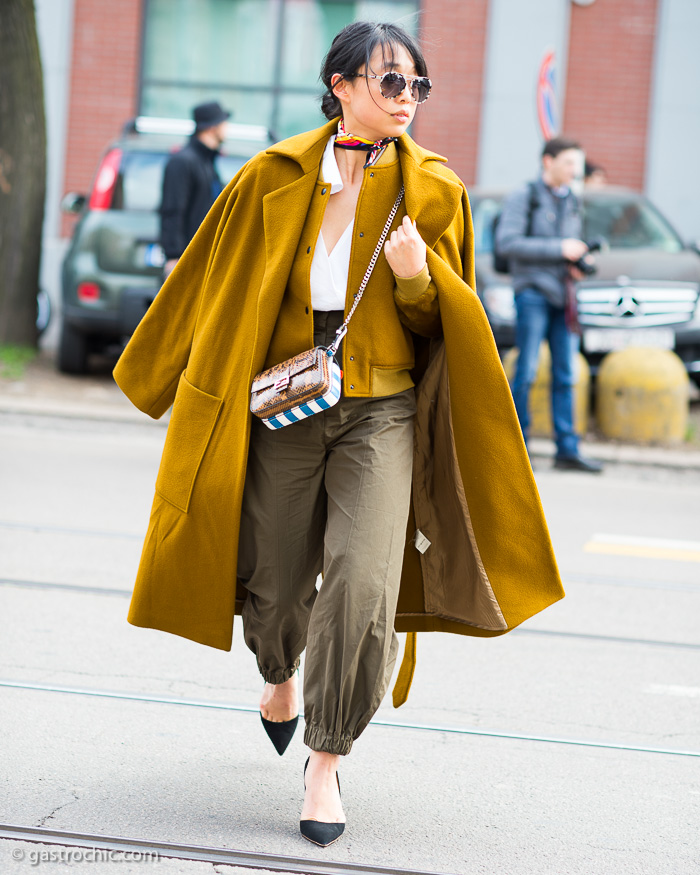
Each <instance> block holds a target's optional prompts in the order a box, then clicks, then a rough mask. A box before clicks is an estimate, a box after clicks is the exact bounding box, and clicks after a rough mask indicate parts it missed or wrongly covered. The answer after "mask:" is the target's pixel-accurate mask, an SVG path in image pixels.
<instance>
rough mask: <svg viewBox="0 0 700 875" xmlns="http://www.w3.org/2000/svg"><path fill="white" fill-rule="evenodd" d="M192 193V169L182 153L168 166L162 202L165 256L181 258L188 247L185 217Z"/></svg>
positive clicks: (161, 229)
mask: <svg viewBox="0 0 700 875" xmlns="http://www.w3.org/2000/svg"><path fill="white" fill-rule="evenodd" d="M191 193H192V168H191V166H190V164H189V162H188V161H186V160H185V157H184V156H183V155H182V154H181V153H177V154H175V155H173V156H172V158H171V159H170V160H169V161H168V163H167V164H166V165H165V173H164V174H163V196H162V200H161V205H160V245H161V246H162V247H163V252H165V257H166V258H168V259H170V258H180V256H181V255H182V253H183V252H184V251H185V248H186V247H187V243H188V239H187V231H186V228H185V218H186V213H187V205H188V203H189V201H190V196H191Z"/></svg>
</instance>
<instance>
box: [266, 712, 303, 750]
mask: <svg viewBox="0 0 700 875" xmlns="http://www.w3.org/2000/svg"><path fill="white" fill-rule="evenodd" d="M260 719H261V720H262V725H263V729H264V730H265V732H267V737H268V738H269V739H270V741H271V742H272V743H273V744H274V746H275V750H276V751H277V753H278V754H279V755H280V756H282V754H283V753H284V752H285V750H287V748H288V747H289V742H290V741H291V740H292V736H293V735H294V732H295V731H296V728H297V723H298V722H299V715H298V714H297V716H296V717H292V719H291V720H283V721H282V722H281V723H273V721H272V720H266V719H265V718H264V717H263V715H262V714H261V715H260Z"/></svg>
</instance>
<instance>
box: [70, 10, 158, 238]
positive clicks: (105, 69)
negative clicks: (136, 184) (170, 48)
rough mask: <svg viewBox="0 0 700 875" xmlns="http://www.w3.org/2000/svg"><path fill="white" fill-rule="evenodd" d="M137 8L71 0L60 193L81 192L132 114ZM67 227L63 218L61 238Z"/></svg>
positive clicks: (137, 59)
mask: <svg viewBox="0 0 700 875" xmlns="http://www.w3.org/2000/svg"><path fill="white" fill-rule="evenodd" d="M141 7H142V0H119V2H118V3H115V2H114V0H75V8H74V23H73V51H72V60H71V82H70V106H69V111H68V131H67V138H66V170H65V183H64V187H65V191H66V192H68V191H78V192H87V190H88V188H89V186H90V183H91V181H92V177H93V175H94V173H95V170H96V168H97V163H98V160H99V157H100V155H101V153H102V151H103V150H104V148H105V146H106V145H108V144H109V142H110V140H111V139H113V138H114V137H115V136H117V135H118V134H119V132H120V130H121V128H122V125H123V124H124V122H125V121H126V120H127V119H128V118H131V117H133V116H134V114H135V112H136V110H137V103H138V82H139V64H140V57H141V23H142V9H141ZM73 222H74V218H73V217H70V216H64V217H63V222H62V228H61V233H62V235H63V236H67V235H69V234H70V232H71V230H72V226H73Z"/></svg>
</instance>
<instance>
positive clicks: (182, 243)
mask: <svg viewBox="0 0 700 875" xmlns="http://www.w3.org/2000/svg"><path fill="white" fill-rule="evenodd" d="M218 154H219V153H218V152H216V151H215V150H214V149H210V148H209V147H208V146H205V145H204V143H202V142H201V141H200V140H198V139H197V138H196V137H192V139H191V140H190V141H189V143H188V144H187V145H186V146H185V147H184V149H181V150H180V151H179V152H176V153H175V154H174V155H173V156H172V157H171V158H170V159H169V161H168V163H167V164H166V166H165V173H164V175H163V198H162V201H161V205H160V245H161V246H162V247H163V251H164V252H165V257H166V258H179V257H180V256H181V255H182V253H183V252H184V251H185V249H186V247H187V245H188V243H189V242H190V240H191V239H192V238H193V237H194V235H195V232H196V231H197V229H198V228H199V226H200V225H201V224H202V220H203V219H204V217H205V216H206V214H207V213H208V212H209V210H210V209H211V206H212V204H213V203H214V201H215V200H216V198H217V197H218V195H219V193H220V192H221V190H222V188H223V184H222V182H221V180H220V179H219V175H218V174H217V172H216V167H215V166H214V159H215V158H216V157H217V155H218Z"/></svg>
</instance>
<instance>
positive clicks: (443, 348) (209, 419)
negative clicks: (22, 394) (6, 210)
mask: <svg viewBox="0 0 700 875" xmlns="http://www.w3.org/2000/svg"><path fill="white" fill-rule="evenodd" d="M427 73H428V71H427V68H426V64H425V60H424V58H423V55H422V54H421V51H420V49H419V47H418V45H417V44H416V42H415V41H414V40H413V39H412V38H411V37H410V36H409V35H408V34H407V33H406V32H405V31H403V30H402V29H401V28H399V27H397V26H395V25H390V24H370V23H367V22H357V23H355V24H352V25H349V26H348V27H346V28H345V29H344V30H343V31H341V33H339V34H338V36H337V37H336V38H335V39H334V41H333V43H332V45H331V48H330V50H329V52H328V55H327V57H326V59H325V60H324V64H323V68H322V71H321V79H322V81H323V84H324V85H325V87H326V93H325V95H324V97H323V104H322V108H323V111H324V113H325V115H326V116H327V118H328V119H329V123H328V124H327V125H325V126H324V127H322V128H320V129H319V130H316V131H311V132H309V133H307V134H302V135H300V136H297V137H293V138H291V139H290V140H286V141H283V142H281V143H278V144H277V145H276V146H273V147H272V148H270V149H268V150H267V151H266V152H265V153H264V154H260V155H258V156H256V157H255V158H253V159H252V160H251V161H249V162H248V164H247V165H246V166H245V167H244V168H243V169H242V170H241V171H240V172H239V174H238V175H237V176H236V177H235V178H234V179H233V180H232V182H231V183H230V184H229V186H228V187H227V188H226V190H225V191H224V193H223V194H222V195H221V197H220V198H219V200H218V201H217V203H216V204H215V205H214V207H213V208H212V210H211V212H210V213H209V215H208V217H207V219H206V220H205V222H204V224H203V225H202V227H201V229H200V231H199V232H198V233H197V235H196V236H195V238H194V240H193V242H192V243H191V244H190V246H189V247H188V249H187V250H186V252H185V254H184V256H183V258H182V259H181V260H180V262H179V263H178V266H177V268H176V270H175V271H174V272H173V274H172V276H171V277H170V278H169V279H168V281H167V283H166V284H165V285H164V287H163V289H162V290H161V292H160V293H159V295H158V297H157V298H156V301H155V302H154V304H153V306H152V307H151V309H150V310H149V312H148V314H147V315H146V318H145V319H144V320H143V322H142V323H141V325H140V326H139V328H138V329H137V331H136V333H135V334H134V336H133V338H132V340H131V341H130V343H129V344H128V346H127V348H126V350H125V352H124V354H123V356H122V358H121V359H120V361H119V363H118V365H117V367H116V369H115V378H116V380H117V382H118V383H119V385H120V386H121V387H122V389H123V390H124V391H125V393H126V394H127V395H128V396H129V397H130V398H131V400H132V401H133V402H134V403H135V404H136V405H137V406H138V407H139V408H140V409H142V410H144V411H145V412H147V413H149V414H150V415H151V416H154V417H158V416H161V415H162V414H163V413H164V412H165V411H166V410H167V409H168V407H169V406H170V404H171V403H172V402H173V400H174V407H173V413H172V417H171V421H170V425H169V428H168V435H167V439H166V445H165V448H164V452H163V459H162V463H161V468H160V471H159V474H158V480H157V483H156V497H155V501H154V505H153V510H152V514H151V522H150V525H149V530H148V534H147V537H146V543H145V546H144V551H143V556H142V561H141V566H140V569H139V577H138V580H137V584H136V589H135V591H134V597H133V600H132V606H131V610H130V614H129V620H130V622H132V623H134V624H135V625H140V626H149V627H153V628H158V629H163V630H165V631H169V632H173V633H175V634H178V635H183V636H185V637H187V638H191V639H193V640H195V641H199V642H200V643H204V644H208V645H211V646H214V647H219V648H222V649H227V650H228V649H230V646H231V627H232V622H233V614H234V611H235V612H236V613H242V617H243V632H244V637H245V641H246V644H247V645H248V647H249V648H250V649H251V650H252V651H253V653H254V654H255V657H256V659H257V663H258V667H259V670H260V673H261V675H262V677H263V678H264V680H265V687H264V690H263V694H262V700H261V703H260V711H261V717H262V720H263V726H264V727H265V730H266V731H267V733H268V735H269V737H270V739H271V741H272V742H273V744H274V745H275V747H276V749H277V750H278V752H279V753H280V754H282V753H284V751H285V749H286V747H287V745H288V744H289V741H290V739H291V737H292V734H293V732H294V729H295V727H296V723H297V712H298V690H297V683H298V672H297V669H298V666H299V663H300V656H301V654H302V652H304V651H305V661H304V683H303V701H304V721H305V724H306V725H305V733H304V742H305V744H306V745H307V746H308V747H309V748H310V749H311V754H310V757H309V759H308V761H307V765H306V767H305V769H304V779H305V781H304V783H305V796H304V802H303V807H302V811H301V821H300V828H301V833H302V835H303V836H304V837H305V838H307V839H308V840H310V841H312V842H315V843H316V844H319V845H322V846H326V845H328V844H330V843H331V842H333V841H335V840H336V839H337V838H339V836H340V835H341V834H342V832H343V830H344V825H345V816H344V812H343V807H342V803H341V797H340V783H339V779H338V768H339V763H340V758H341V757H342V756H346V755H347V754H349V753H350V750H351V748H352V744H353V742H354V741H355V740H356V739H357V738H358V737H359V735H360V734H361V733H362V731H363V730H364V729H365V727H366V726H367V724H368V723H369V721H370V719H371V718H372V715H373V714H374V713H375V711H376V710H377V708H378V707H379V705H380V703H381V701H382V699H383V697H384V695H385V693H386V691H387V688H388V685H389V682H390V679H391V675H392V671H393V668H394V665H395V661H396V654H397V640H396V635H395V629H398V630H399V631H408V632H415V631H429V630H440V631H452V632H459V633H463V634H471V635H499V634H503V632H506V631H508V630H509V629H510V628H512V627H513V626H515V625H518V624H519V623H520V622H522V620H524V619H525V618H526V617H528V616H531V615H532V614H533V613H535V612H536V611H538V610H541V609H542V608H544V607H546V606H547V605H548V604H550V603H551V602H553V601H555V600H556V599H558V598H561V596H562V595H563V592H562V590H561V586H560V583H559V579H558V575H557V571H556V565H555V563H554V559H553V555H552V551H551V545H550V543H549V538H548V534H547V529H546V525H545V522H544V518H543V515H542V511H541V507H540V504H539V499H538V496H537V492H536V488H535V486H534V481H533V479H532V474H531V471H530V468H529V465H528V462H527V455H526V453H525V450H524V446H523V443H522V438H521V437H520V430H519V427H518V424H517V418H516V417H515V414H514V410H513V407H512V401H511V400H510V392H509V390H508V386H507V382H506V381H505V379H504V377H503V373H502V370H501V368H500V363H499V360H498V355H497V352H496V350H495V347H494V345H493V341H492V338H491V335H490V331H489V329H488V325H487V323H486V320H485V317H484V315H483V311H482V310H481V307H480V305H479V303H478V299H477V298H476V295H475V294H474V292H473V288H474V279H473V249H472V234H471V217H470V213H469V206H468V199H467V196H466V191H465V190H464V186H463V185H462V183H461V182H460V181H459V179H458V178H457V177H456V176H455V175H454V174H453V173H452V172H451V171H450V170H448V169H447V168H446V167H445V166H444V159H442V158H440V157H439V156H436V155H434V154H433V153H430V152H427V151H425V150H423V149H421V148H420V147H418V146H417V145H416V144H415V143H414V142H413V141H412V140H411V139H410V138H409V137H408V135H407V134H406V133H405V132H406V129H407V127H408V126H409V125H410V123H411V122H412V121H413V118H414V116H415V113H416V110H417V107H418V106H419V105H420V104H421V103H423V102H424V101H425V100H426V99H427V98H428V96H429V94H430V90H431V87H432V83H431V81H430V79H429V78H428V75H427ZM385 226H388V227H386V233H387V236H386V238H385V239H384V238H383V237H382V232H383V231H384V230H385ZM370 267H371V268H372V269H371V270H370ZM346 330H347V333H346V334H345V333H344V332H345V331H346ZM443 338H444V344H443V343H441V342H440V340H441V339H443ZM431 339H432V340H431ZM332 344H335V346H336V347H337V349H335V352H336V357H337V359H338V360H339V362H340V363H341V368H342V394H341V397H340V399H339V400H338V401H337V403H335V404H334V405H333V406H330V407H329V408H328V409H325V410H323V411H322V412H319V413H316V414H314V415H311V416H308V417H307V418H301V415H298V416H292V417H291V418H292V420H296V419H299V421H293V422H292V424H290V425H286V426H285V427H279V428H273V427H268V425H269V423H267V424H266V423H265V422H264V421H263V420H262V419H260V418H256V417H251V416H250V413H249V404H250V390H251V385H252V386H253V390H254V391H255V390H256V387H257V386H260V385H262V386H266V385H269V384H268V383H267V382H266V378H263V379H261V375H260V372H263V371H265V370H266V369H269V368H275V366H277V365H280V363H287V361H288V360H289V359H291V358H293V357H294V356H297V355H299V354H300V353H304V351H306V350H309V349H310V348H312V347H319V346H320V347H329V346H330V345H332ZM293 373H294V368H292V369H291V370H290V369H289V368H287V369H286V371H285V377H284V379H283V380H282V381H281V382H280V384H279V386H278V383H275V384H274V386H275V391H280V392H281V391H282V390H283V389H284V387H285V386H286V385H287V383H288V382H289V379H290V374H292V375H293ZM256 377H257V380H256ZM284 380H287V383H284ZM282 384H284V385H282ZM297 413H298V409H297ZM276 424H278V425H279V424H280V422H279V421H276ZM524 515H527V516H524ZM521 519H527V521H528V525H527V531H520V530H518V528H516V527H515V525H514V523H515V522H516V521H519V520H521ZM520 528H522V527H520ZM407 532H408V535H409V538H408V539H407ZM320 573H322V574H323V583H322V585H321V586H320V589H317V587H316V579H317V576H318V575H319V574H320ZM397 607H398V610H397ZM410 643H411V644H412V643H413V641H412V639H411V641H410ZM407 649H408V648H407ZM411 654H412V650H409V655H411ZM411 673H412V672H411V665H410V659H409V660H408V662H407V663H406V665H405V667H404V669H403V670H402V673H401V674H400V685H401V687H402V690H401V691H399V693H398V694H397V693H395V696H396V697H397V699H398V701H399V702H400V700H401V699H402V698H405V695H406V694H407V689H408V686H409V685H410V675H411ZM300 777H301V776H300Z"/></svg>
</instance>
